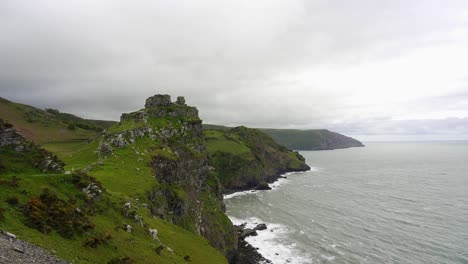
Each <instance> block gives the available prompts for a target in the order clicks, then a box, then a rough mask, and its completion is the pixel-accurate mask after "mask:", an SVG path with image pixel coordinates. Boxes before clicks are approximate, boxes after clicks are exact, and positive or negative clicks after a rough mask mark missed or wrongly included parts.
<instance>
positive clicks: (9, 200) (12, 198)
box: [6, 196, 19, 206]
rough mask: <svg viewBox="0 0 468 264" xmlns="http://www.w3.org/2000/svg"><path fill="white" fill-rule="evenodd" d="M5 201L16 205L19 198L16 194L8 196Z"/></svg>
mask: <svg viewBox="0 0 468 264" xmlns="http://www.w3.org/2000/svg"><path fill="white" fill-rule="evenodd" d="M6 202H7V203H8V204H9V205H13V206H14V205H17V204H18V203H19V200H18V197H16V196H10V197H8V198H7V199H6Z"/></svg>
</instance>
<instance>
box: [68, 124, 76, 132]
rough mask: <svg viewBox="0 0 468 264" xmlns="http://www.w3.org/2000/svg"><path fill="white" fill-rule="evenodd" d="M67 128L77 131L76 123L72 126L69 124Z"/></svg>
mask: <svg viewBox="0 0 468 264" xmlns="http://www.w3.org/2000/svg"><path fill="white" fill-rule="evenodd" d="M67 128H68V129H70V130H75V129H76V126H75V124H74V123H70V124H68V126H67Z"/></svg>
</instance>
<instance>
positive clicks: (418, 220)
mask: <svg viewBox="0 0 468 264" xmlns="http://www.w3.org/2000/svg"><path fill="white" fill-rule="evenodd" d="M301 154H302V155H303V156H304V157H305V158H306V162H307V163H308V164H309V165H310V166H311V167H312V170H311V171H309V172H302V173H289V174H288V175H287V179H281V180H280V181H278V182H275V183H274V184H272V186H273V190H271V191H256V192H250V191H248V192H243V193H235V194H232V195H229V196H226V197H225V203H226V207H227V214H228V215H229V216H230V218H231V220H232V221H233V222H234V223H236V224H240V223H243V222H247V223H248V225H250V226H253V225H255V223H266V224H267V225H268V229H267V230H265V231H259V232H258V234H259V235H258V236H256V237H249V238H247V241H248V242H250V243H251V244H252V245H253V246H255V247H258V248H259V251H260V252H261V253H262V254H263V255H264V256H265V257H266V258H268V259H270V260H272V261H273V263H275V264H277V263H468V143H467V142H450V143H368V144H367V145H366V147H365V148H350V149H342V150H333V151H303V152H301Z"/></svg>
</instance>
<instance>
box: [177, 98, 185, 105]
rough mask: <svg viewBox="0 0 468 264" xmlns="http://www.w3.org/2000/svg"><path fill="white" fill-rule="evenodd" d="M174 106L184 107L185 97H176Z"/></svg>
mask: <svg viewBox="0 0 468 264" xmlns="http://www.w3.org/2000/svg"><path fill="white" fill-rule="evenodd" d="M176 104H178V105H185V97H183V96H178V97H177V101H176Z"/></svg>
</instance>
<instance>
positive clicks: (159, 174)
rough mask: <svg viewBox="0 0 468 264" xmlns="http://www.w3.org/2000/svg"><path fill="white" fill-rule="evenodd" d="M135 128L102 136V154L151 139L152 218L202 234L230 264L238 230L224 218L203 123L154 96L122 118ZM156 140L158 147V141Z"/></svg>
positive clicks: (192, 111)
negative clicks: (155, 183)
mask: <svg viewBox="0 0 468 264" xmlns="http://www.w3.org/2000/svg"><path fill="white" fill-rule="evenodd" d="M121 122H122V123H125V122H127V123H129V124H135V123H137V124H138V125H137V126H134V127H136V128H133V129H127V130H125V131H122V132H118V133H113V134H111V133H109V134H104V140H103V142H101V145H100V147H99V150H98V151H99V153H100V154H101V155H103V156H106V155H110V153H111V152H112V149H113V148H124V147H128V146H129V145H130V144H133V143H134V142H135V141H136V140H137V139H138V138H142V137H149V138H150V139H152V140H153V141H155V147H154V149H153V150H152V154H151V155H152V162H151V167H152V169H153V172H154V176H155V178H156V179H157V182H158V184H157V185H156V187H154V189H153V190H152V191H150V192H149V193H148V194H147V198H148V200H149V203H148V209H150V210H151V212H152V214H154V215H155V216H158V217H161V218H163V219H165V220H166V221H169V222H171V223H173V224H176V225H179V226H181V227H183V228H185V229H187V230H189V231H192V232H194V233H198V234H200V235H202V236H204V237H205V238H206V239H207V240H208V241H209V242H210V244H211V245H212V246H213V247H215V248H217V249H219V250H220V251H221V252H223V253H224V254H225V256H226V257H227V258H228V260H229V261H230V262H234V260H235V258H236V256H237V252H236V249H237V235H236V230H235V228H234V227H233V225H232V223H230V221H229V219H228V218H227V216H226V215H225V214H224V204H223V201H222V199H223V198H222V193H221V187H220V185H219V182H218V181H217V178H216V176H215V175H214V174H212V173H210V170H209V166H208V157H207V152H206V146H205V141H204V135H203V128H202V121H201V120H200V118H199V117H198V110H197V109H196V108H195V107H191V106H186V104H185V99H184V98H183V97H178V98H177V101H176V102H175V103H172V102H171V98H170V96H169V95H155V96H152V97H150V98H148V99H147V100H146V104H145V108H144V109H142V110H140V111H137V112H133V113H126V114H123V115H122V116H121ZM156 142H157V143H156Z"/></svg>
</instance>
